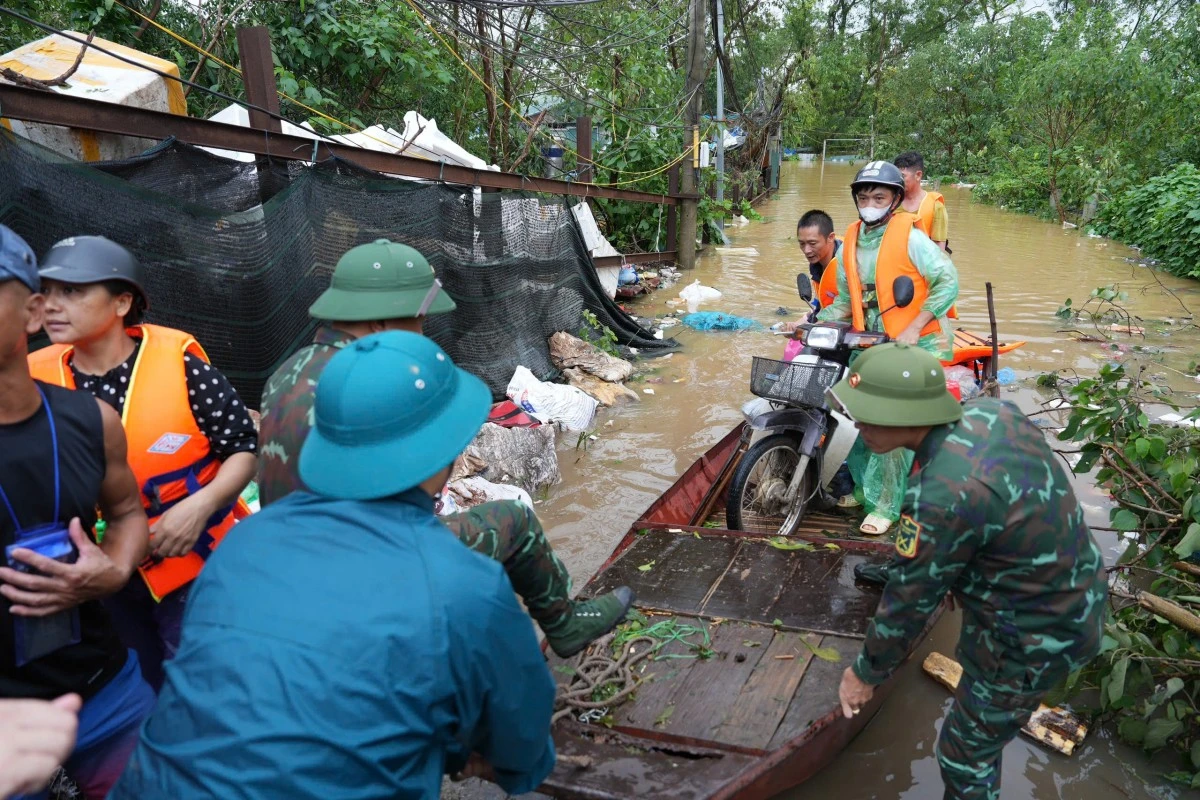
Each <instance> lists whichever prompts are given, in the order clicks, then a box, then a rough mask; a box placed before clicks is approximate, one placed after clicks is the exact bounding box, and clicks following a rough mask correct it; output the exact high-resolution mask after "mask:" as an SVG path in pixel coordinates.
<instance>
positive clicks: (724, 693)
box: [661, 622, 775, 740]
mask: <svg viewBox="0 0 1200 800" xmlns="http://www.w3.org/2000/svg"><path fill="white" fill-rule="evenodd" d="M774 636H775V631H774V630H773V629H771V628H767V627H764V626H761V625H747V624H745V623H740V622H726V623H723V624H721V625H720V626H718V627H717V628H716V631H715V632H714V633H713V636H712V649H713V651H714V655H713V656H712V657H711V658H708V659H704V660H697V661H696V663H695V664H693V665H692V668H691V669H690V670H689V671H688V673H687V675H686V676H685V677H684V680H683V682H682V684H681V685H680V687H679V691H678V692H677V693H676V694H675V695H674V698H673V700H674V706H675V708H674V709H673V711H672V714H671V716H670V718H668V719H666V720H664V721H663V724H662V726H661V727H662V729H663V730H665V731H667V732H669V733H672V734H674V735H676V736H686V737H691V738H693V739H705V740H712V737H713V733H714V729H715V728H716V727H717V725H719V724H720V722H721V721H722V720H723V719H724V718H725V716H726V715H727V714H728V713H729V711H730V709H731V708H732V706H733V704H734V703H736V702H737V698H738V695H739V694H740V693H741V691H742V687H743V686H745V684H746V681H747V680H748V679H749V678H750V675H751V673H753V672H754V667H755V666H756V665H757V664H758V662H759V660H760V659H761V658H762V655H763V653H764V652H765V651H766V650H768V649H769V647H770V644H771V640H772V638H774ZM739 658H740V659H741V660H739Z"/></svg>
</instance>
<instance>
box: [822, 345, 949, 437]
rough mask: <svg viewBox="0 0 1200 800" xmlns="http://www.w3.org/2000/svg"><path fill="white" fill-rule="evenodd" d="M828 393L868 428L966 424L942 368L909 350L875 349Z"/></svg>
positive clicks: (928, 356)
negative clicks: (959, 422) (947, 387)
mask: <svg viewBox="0 0 1200 800" xmlns="http://www.w3.org/2000/svg"><path fill="white" fill-rule="evenodd" d="M829 393H830V394H831V395H832V396H833V399H834V400H836V401H837V404H840V405H841V406H842V408H844V409H845V410H846V413H847V414H848V415H849V417H850V418H851V419H853V420H854V421H855V422H865V423H867V424H868V425H887V426H889V427H896V428H898V427H907V426H913V427H921V426H925V425H942V424H944V423H947V422H956V421H958V420H959V419H961V418H962V406H960V405H959V404H958V401H957V400H955V399H954V395H952V394H950V392H949V390H947V389H946V373H945V372H943V371H942V364H941V362H940V361H938V359H937V357H936V356H934V355H933V354H932V353H930V352H928V351H926V350H922V349H921V348H919V347H911V346H909V345H906V344H899V343H895V342H893V343H889V344H881V345H877V346H875V347H872V348H871V349H870V350H868V351H867V352H866V353H864V354H863V355H862V356H861V357H860V358H859V359H858V361H856V362H855V363H854V366H852V367H851V368H850V374H849V375H847V376H846V377H845V378H843V379H842V380H841V381H839V382H838V384H837V385H836V386H834V387H833V388H832V389H830V390H829Z"/></svg>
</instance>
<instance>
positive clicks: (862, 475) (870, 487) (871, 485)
mask: <svg viewBox="0 0 1200 800" xmlns="http://www.w3.org/2000/svg"><path fill="white" fill-rule="evenodd" d="M886 229H887V228H886V226H880V227H878V228H875V229H874V230H870V231H868V230H866V228H865V226H864V227H863V228H860V230H859V234H858V246H857V247H856V248H855V249H856V251H857V261H858V276H859V279H860V280H861V281H862V282H863V284H864V285H865V284H868V283H869V284H874V283H875V261H876V259H877V258H878V256H879V245H880V243H881V242H882V241H883V232H884V231H885V230H886ZM908 258H909V260H910V261H912V263H913V265H914V266H915V267H916V268H917V271H918V272H919V273H921V275H922V277H924V278H925V281H926V283H927V284H928V285H929V296H928V297H926V298H925V303H924V305H922V306H921V310H923V311H928V312H929V313H931V314H933V316H934V318H936V319H937V320H938V322H939V323H940V324H941V326H942V330H941V331H940V332H939V333H931V334H928V335H926V336H922V337H921V338H920V340H919V341H918V344H919V345H920V346H921V347H923V348H925V349H926V350H928V351H929V352H931V353H933V354H934V355H936V356H937V357H938V358H941V359H948V358H949V357H950V354H951V352H952V347H953V345H952V343H953V341H954V334H953V331H952V330H951V329H950V324H949V321H948V320H947V318H946V314H947V312H949V311H950V308H951V306H953V305H954V301H955V300H957V299H958V270H956V269H955V268H954V264H953V262H951V261H950V259H949V257H947V255H946V254H945V253H944V252H942V249H941V248H940V247H938V246H937V245H936V244H934V243H933V241H932V240H930V238H929V237H928V236H926V235H925V233H924V232H923V231H921V230H919V229H917V228H914V229H913V230H912V233H911V234H909V237H908ZM845 269H846V265H844V264H841V262H839V269H838V276H837V285H838V296H837V297H836V298H835V299H834V301H833V302H832V303H831V304H830V305H829V306H828V307H826V308H824V309H822V310H821V312H820V313H819V314H818V315H817V319H822V320H843V319H849V318H850V316H851V313H850V288H849V286H848V285H847V283H846V273H845ZM874 300H875V293H874V292H868V291H865V290H864V292H863V303H864V305H866V306H867V307H866V308H865V309H864V311H865V321H866V325H867V330H872V331H882V330H883V323H882V321H881V320H880V314H879V306H878V304H877V303H873V301H874ZM912 460H913V454H912V452H911V451H909V450H905V449H903V448H901V449H898V450H893V451H891V452H890V453H884V454H883V455H878V454H876V453H872V452H870V451H869V450H867V448H866V445H864V444H863V441H862V439H859V440H858V441H856V442H855V443H854V449H852V450H851V451H850V455H849V457H848V458H847V464H848V465H849V467H850V474H851V476H852V477H853V478H854V485H855V492H856V494H858V495H859V499H860V500H862V502H863V505H864V506H865V507H866V510H867V513H868V514H878V515H879V516H881V517H886V518H887V519H889V520H892V521H893V522H895V521H896V520H897V519H899V518H900V504H901V502H902V501H903V499H904V492H905V489H907V488H908V473H909V471H910V470H911V469H912Z"/></svg>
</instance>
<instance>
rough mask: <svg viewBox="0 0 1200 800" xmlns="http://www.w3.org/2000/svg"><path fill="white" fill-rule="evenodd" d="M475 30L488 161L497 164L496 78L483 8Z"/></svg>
mask: <svg viewBox="0 0 1200 800" xmlns="http://www.w3.org/2000/svg"><path fill="white" fill-rule="evenodd" d="M475 30H476V32H477V33H478V34H479V57H480V59H481V60H482V62H483V82H484V91H483V97H484V101H485V103H486V104H487V118H488V160H489V161H491V162H492V163H493V164H495V163H496V161H497V158H496V77H495V74H494V73H493V71H492V53H491V47H490V46H489V45H488V44H487V42H489V41H491V39H489V38H488V34H487V18H486V16H485V13H484V10H483V8H482V7H480V8H477V9H475Z"/></svg>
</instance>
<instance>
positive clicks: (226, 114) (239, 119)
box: [201, 103, 318, 162]
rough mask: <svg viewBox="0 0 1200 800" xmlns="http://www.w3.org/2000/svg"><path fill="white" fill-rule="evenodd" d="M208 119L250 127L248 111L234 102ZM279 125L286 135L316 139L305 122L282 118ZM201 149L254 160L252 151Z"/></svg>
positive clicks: (231, 157)
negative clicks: (294, 122) (296, 123)
mask: <svg viewBox="0 0 1200 800" xmlns="http://www.w3.org/2000/svg"><path fill="white" fill-rule="evenodd" d="M208 120H209V122H223V123H225V124H226V125H236V126H238V127H239V128H249V127H250V112H249V111H247V110H246V109H245V108H243V107H242V106H239V105H237V104H236V103H235V104H231V105H228V106H225V108H222V109H221V110H220V111H218V112H217V113H215V114H213V115H212V116H211V117H209V118H208ZM280 127H281V128H282V129H283V132H284V133H285V134H287V135H288V136H299V137H302V138H304V139H313V140H316V139H317V138H318V136H317V134H316V132H314V131H313V129H312V128H311V127H309V125H308V123H307V122H306V123H304V124H303V125H293V124H292V123H290V122H288V121H287V120H284V121H283V122H281V123H280ZM201 149H203V150H207V151H208V152H210V153H212V154H213V155H214V156H220V157H221V158H230V159H233V160H234V161H247V162H249V161H253V160H254V154H253V153H243V152H241V151H239V150H221V149H219V148H216V147H204V148H201Z"/></svg>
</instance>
